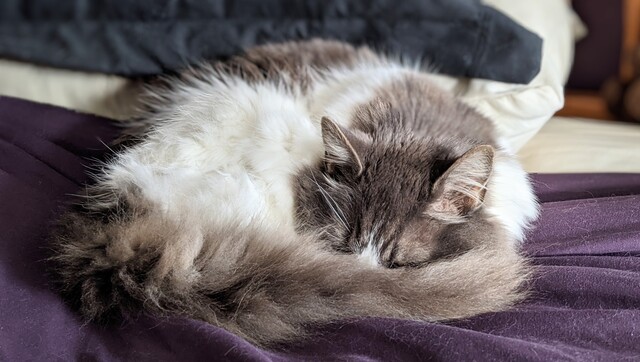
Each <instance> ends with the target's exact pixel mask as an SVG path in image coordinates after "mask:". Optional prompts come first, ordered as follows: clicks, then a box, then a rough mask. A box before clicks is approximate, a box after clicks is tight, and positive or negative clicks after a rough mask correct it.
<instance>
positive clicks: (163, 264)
mask: <svg viewBox="0 0 640 362" xmlns="http://www.w3.org/2000/svg"><path fill="white" fill-rule="evenodd" d="M133 224H134V225H131V222H130V220H129V221H126V220H125V221H122V222H114V221H113V220H111V221H110V222H109V223H104V222H102V221H99V220H97V221H96V220H93V219H89V218H87V217H86V216H84V215H83V214H68V215H67V217H66V218H65V219H64V227H63V228H62V229H61V231H60V232H59V233H58V236H57V237H56V245H57V247H56V253H57V254H56V257H55V258H54V260H55V262H56V265H57V268H56V270H57V278H58V280H60V281H61V289H62V291H63V293H64V294H65V295H66V296H67V298H68V299H69V300H70V301H72V302H73V303H75V305H76V306H77V307H78V308H79V309H80V310H81V311H82V312H83V314H84V315H85V316H86V317H88V318H89V319H103V318H104V317H108V316H120V315H122V314H129V313H131V312H135V311H140V310H146V311H150V312H152V313H162V314H180V315H185V316H189V317H192V318H198V319H202V320H205V321H207V322H210V323H212V324H216V325H219V326H222V327H224V328H226V329H228V330H230V331H232V332H234V333H236V334H238V335H241V336H242V337H244V338H246V339H248V340H250V341H252V342H253V343H256V344H259V345H271V344H273V343H278V342H285V341H289V340H293V339H297V338H300V337H302V336H304V335H305V333H306V331H307V329H306V328H307V327H309V326H312V325H319V324H322V323H326V322H330V321H333V320H337V319H342V318H353V317H364V316H380V317H397V318H406V319H414V320H425V321H440V320H447V319H456V318H463V317H468V316H472V315H476V314H480V313H485V312H491V311H498V310H502V309H504V308H506V307H508V306H510V305H512V304H513V303H515V302H517V301H518V300H520V299H521V298H522V297H523V294H522V290H521V289H522V283H523V282H524V281H525V279H526V276H527V274H528V267H527V264H526V262H525V261H524V259H523V258H522V257H521V256H520V255H519V254H518V253H517V252H516V251H515V250H511V249H509V248H504V249H501V250H497V249H473V250H471V251H469V252H467V253H465V254H463V255H460V256H457V257H455V258H453V259H450V260H441V261H436V262H433V263H431V264H428V265H426V266H424V267H422V268H413V269H412V268H397V269H387V268H382V267H374V266H370V265H368V264H366V263H363V262H361V261H360V260H358V259H357V258H356V257H355V256H353V255H336V254H334V253H331V252H328V251H325V250H321V249H320V248H318V247H317V246H315V245H316V243H315V242H314V240H312V237H300V236H295V235H290V234H288V233H283V232H277V231H273V232H269V233H265V232H264V231H257V230H251V229H245V230H243V231H242V233H238V232H235V231H233V229H229V230H224V229H220V228H212V229H211V230H202V229H198V228H193V227H191V226H190V225H188V224H185V223H179V222H178V223H176V222H168V221H166V220H162V219H161V218H151V217H148V216H140V217H138V218H136V221H135V222H133Z"/></svg>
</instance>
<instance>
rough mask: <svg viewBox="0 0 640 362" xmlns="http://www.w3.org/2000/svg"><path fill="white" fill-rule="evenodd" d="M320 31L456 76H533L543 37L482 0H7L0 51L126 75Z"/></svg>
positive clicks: (0, 5) (518, 79)
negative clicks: (419, 61) (413, 59)
mask: <svg viewBox="0 0 640 362" xmlns="http://www.w3.org/2000/svg"><path fill="white" fill-rule="evenodd" d="M312 37H323V38H332V39H340V40H344V41H347V42H350V43H353V44H369V45H371V46H373V47H375V48H378V49H380V50H383V51H388V52H393V53H398V52H400V53H403V54H406V55H408V56H411V57H415V58H420V59H423V60H425V61H427V62H428V63H430V64H431V65H432V66H433V67H434V68H435V69H436V70H438V71H440V72H442V73H446V74H450V75H455V76H463V77H470V78H471V77H474V78H486V79H493V80H499V81H504V82H514V83H527V82H529V81H530V80H531V79H532V78H533V77H534V76H535V75H536V74H537V73H538V72H539V70H540V61H541V52H542V40H541V39H540V38H539V37H538V36H537V35H535V34H533V33H531V32H529V31H527V30H526V29H524V28H523V27H521V26H520V25H518V24H517V23H515V22H514V21H513V20H511V19H510V18H508V17H506V16H505V15H503V14H502V13H500V12H498V11H497V10H495V9H493V8H490V7H487V6H484V5H482V4H480V2H479V1H477V0H371V1H364V0H362V1H348V0H234V1H227V0H119V1H118V0H103V1H92V0H65V1H59V0H2V1H1V2H0V56H2V57H6V58H11V59H17V60H23V61H30V62H35V63H40V64H45V65H50V66H54V67H62V68H70V69H77V70H85V71H95V72H103V73H110V74H118V75H124V76H145V75H153V74H158V73H161V72H165V71H174V70H177V69H179V68H182V67H184V66H185V65H188V64H193V63H196V62H198V61H201V60H203V59H223V58H225V57H229V56H231V55H233V54H236V53H238V52H240V51H241V50H242V49H243V48H246V47H249V46H252V45H256V44H262V43H266V42H274V41H283V40H291V39H306V38H312Z"/></svg>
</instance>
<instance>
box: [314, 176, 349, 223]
mask: <svg viewBox="0 0 640 362" xmlns="http://www.w3.org/2000/svg"><path fill="white" fill-rule="evenodd" d="M312 176H313V179H312V181H313V182H314V183H315V185H316V186H317V187H318V191H320V194H321V195H322V197H323V199H324V200H325V202H326V203H327V206H329V208H330V209H331V212H332V213H333V214H334V215H335V216H336V218H337V219H338V221H339V222H340V224H341V225H342V226H343V227H344V228H345V229H347V230H348V229H349V226H348V225H347V220H346V217H345V216H344V213H343V212H342V210H341V209H340V207H339V206H338V203H337V202H336V200H335V199H334V198H333V197H332V196H331V195H330V194H329V193H328V192H327V191H326V190H325V189H323V188H322V186H320V183H318V180H317V179H316V176H315V175H312Z"/></svg>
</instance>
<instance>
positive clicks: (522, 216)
mask: <svg viewBox="0 0 640 362" xmlns="http://www.w3.org/2000/svg"><path fill="white" fill-rule="evenodd" d="M500 144H501V147H500V148H501V149H499V150H497V152H496V155H495V158H494V163H493V173H492V175H491V177H490V178H489V182H488V184H487V194H486V196H485V205H486V210H487V211H488V212H489V213H490V214H491V215H493V216H494V217H495V219H496V220H497V221H498V222H500V223H501V224H502V225H503V226H504V227H505V228H506V229H507V231H508V232H509V233H510V234H511V235H512V236H513V238H514V239H515V241H516V242H522V240H524V237H525V232H526V230H527V228H528V227H529V226H530V224H531V223H532V222H533V221H534V220H535V219H536V217H537V216H538V202H537V201H536V197H535V195H534V194H533V189H532V187H531V183H530V181H529V177H528V175H527V173H526V172H525V171H524V170H523V169H522V166H520V164H519V163H518V161H517V160H516V157H515V156H514V155H513V154H512V153H511V151H509V149H508V148H507V146H504V145H505V144H506V142H504V141H503V140H500Z"/></svg>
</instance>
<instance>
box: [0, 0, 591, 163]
mask: <svg viewBox="0 0 640 362" xmlns="http://www.w3.org/2000/svg"><path fill="white" fill-rule="evenodd" d="M485 3H486V4H487V5H489V6H493V7H495V8H496V9H498V10H500V11H502V12H503V13H505V14H508V15H509V16H511V17H512V18H514V19H516V20H517V21H518V22H519V23H520V24H522V25H523V26H524V27H526V28H528V29H530V30H531V31H534V32H535V33H537V34H538V35H539V36H541V37H542V38H543V39H544V44H543V49H542V64H541V70H540V73H538V75H537V76H536V77H535V78H534V79H533V80H532V81H531V82H530V83H529V84H527V85H516V84H509V83H501V82H496V81H487V80H480V79H467V78H453V77H447V76H437V77H434V78H435V79H436V81H437V82H438V83H439V84H440V85H441V86H443V87H445V88H447V89H450V90H451V91H454V92H456V93H458V94H459V95H460V96H461V97H462V99H463V100H464V101H465V102H467V103H468V104H470V105H472V106H473V107H475V108H476V109H477V110H478V111H480V112H481V113H483V114H485V115H486V116H487V117H489V118H490V119H492V120H493V121H494V122H495V124H496V126H497V128H498V130H499V132H500V134H502V135H503V136H504V137H505V139H506V140H507V142H508V144H509V145H510V146H511V148H512V149H513V151H516V150H518V149H520V148H521V147H522V146H523V145H524V144H525V143H526V142H527V141H528V140H529V139H531V137H533V136H534V135H535V134H536V133H537V132H538V131H539V130H540V128H541V127H542V126H543V125H544V124H545V122H547V121H548V120H549V118H550V117H551V116H552V115H553V114H554V113H555V112H556V111H557V110H558V109H559V108H561V107H562V105H563V103H564V97H563V85H564V83H565V82H566V79H567V77H568V74H569V70H570V68H571V63H572V58H573V44H574V40H575V36H576V35H577V34H578V30H576V29H579V28H576V26H577V25H578V24H579V23H578V22H577V20H576V18H575V15H574V13H573V12H572V11H571V9H570V7H569V6H568V4H567V2H565V1H558V0H537V1H513V0H485ZM0 79H2V80H3V81H2V82H0V95H10V96H14V97H19V98H26V99H30V100H35V101H38V102H43V103H49V104H54V105H59V106H62V107H66V108H71V109H75V110H78V111H83V112H87V113H92V114H97V115H102V116H105V117H109V118H114V119H125V118H128V117H129V116H131V114H132V113H131V112H132V108H131V107H130V106H129V104H127V102H126V101H128V100H129V99H131V97H127V94H130V93H129V92H130V87H131V85H130V84H129V83H128V82H127V81H126V80H124V79H123V78H120V77H116V76H106V75H101V74H95V73H83V72H74V71H64V70H58V69H53V68H45V67H36V66H33V65H29V64H26V63H20V62H13V61H0Z"/></svg>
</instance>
